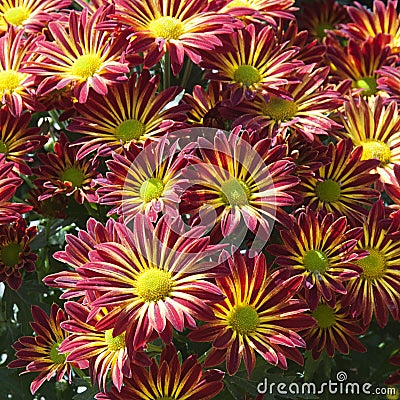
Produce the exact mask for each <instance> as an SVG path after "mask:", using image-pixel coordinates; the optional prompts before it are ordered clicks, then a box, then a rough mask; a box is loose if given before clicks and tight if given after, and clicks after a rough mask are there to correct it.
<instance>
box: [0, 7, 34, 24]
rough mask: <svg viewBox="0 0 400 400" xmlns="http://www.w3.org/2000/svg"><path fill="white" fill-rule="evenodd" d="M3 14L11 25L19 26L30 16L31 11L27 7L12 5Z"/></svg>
mask: <svg viewBox="0 0 400 400" xmlns="http://www.w3.org/2000/svg"><path fill="white" fill-rule="evenodd" d="M3 16H4V18H5V19H6V20H7V22H9V23H10V24H11V25H15V26H18V25H22V23H23V22H24V21H25V20H27V19H28V18H29V16H30V12H29V11H28V10H27V9H26V8H25V7H12V8H9V9H8V10H7V11H6V12H5V13H4V14H3Z"/></svg>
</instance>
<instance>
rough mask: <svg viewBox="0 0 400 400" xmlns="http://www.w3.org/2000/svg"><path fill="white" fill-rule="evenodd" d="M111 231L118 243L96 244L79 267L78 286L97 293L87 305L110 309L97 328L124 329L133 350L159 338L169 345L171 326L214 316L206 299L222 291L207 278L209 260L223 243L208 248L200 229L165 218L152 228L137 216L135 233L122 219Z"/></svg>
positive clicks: (212, 272) (191, 324) (211, 269)
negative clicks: (87, 258)
mask: <svg viewBox="0 0 400 400" xmlns="http://www.w3.org/2000/svg"><path fill="white" fill-rule="evenodd" d="M115 229H116V231H117V234H118V235H119V236H120V238H121V244H120V243H116V242H108V243H101V244H98V245H97V246H96V249H95V250H94V251H92V252H90V253H89V257H90V261H91V262H90V263H87V264H85V265H83V266H82V267H80V268H78V269H77V272H78V273H79V275H80V276H81V278H82V279H81V280H80V281H78V283H77V287H78V288H80V289H85V290H95V291H98V292H99V293H100V297H98V298H97V299H96V300H95V301H93V302H92V303H91V305H92V307H93V308H94V310H96V309H101V308H102V307H107V308H110V309H111V311H110V312H109V313H108V314H107V315H106V316H105V317H103V318H102V319H101V320H100V321H99V322H98V323H97V324H96V329H99V330H108V329H112V328H114V330H113V337H117V336H118V335H121V334H122V333H123V332H125V331H126V333H125V335H126V344H127V347H128V351H129V352H132V351H135V350H138V349H141V348H142V347H143V346H145V345H146V344H147V343H148V342H149V341H150V340H154V339H155V338H156V337H158V336H160V337H161V338H162V339H163V340H164V341H165V342H166V343H170V342H171V340H172V328H175V329H176V330H178V331H182V330H183V329H184V328H185V327H188V328H191V329H193V328H195V327H196V319H197V320H209V319H210V318H212V311H211V308H210V306H209V303H210V302H213V301H217V300H220V299H221V297H222V295H221V291H220V290H219V289H218V288H217V287H216V286H215V285H214V284H213V283H211V282H210V281H208V279H210V278H211V277H213V276H214V275H215V273H216V271H217V270H218V271H219V269H217V268H214V267H215V265H213V264H210V261H209V259H208V258H209V257H210V256H211V255H213V254H215V252H216V251H218V250H220V247H221V246H209V237H202V235H203V233H204V231H205V229H204V228H194V229H191V230H190V231H188V232H186V233H184V224H183V221H182V220H181V219H175V220H171V219H170V218H168V217H167V216H163V217H162V218H161V219H160V220H159V221H158V223H157V225H156V227H155V228H154V227H153V225H152V224H151V223H150V222H149V220H148V219H147V218H146V217H144V216H143V215H141V214H138V215H136V217H135V218H134V220H133V231H131V230H130V229H128V227H127V226H126V225H124V224H121V223H115ZM205 258H207V260H205Z"/></svg>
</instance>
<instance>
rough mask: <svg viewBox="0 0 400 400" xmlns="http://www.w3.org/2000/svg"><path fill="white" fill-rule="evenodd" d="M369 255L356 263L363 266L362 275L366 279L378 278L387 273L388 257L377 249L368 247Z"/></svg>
mask: <svg viewBox="0 0 400 400" xmlns="http://www.w3.org/2000/svg"><path fill="white" fill-rule="evenodd" d="M366 251H368V252H369V256H367V257H365V258H362V259H361V260H357V261H356V264H357V265H358V266H359V267H361V268H362V270H363V272H362V274H361V276H362V277H363V278H366V279H371V280H373V279H378V278H380V277H382V276H383V275H384V274H385V271H386V257H385V255H384V254H383V253H382V252H381V251H379V250H376V249H366Z"/></svg>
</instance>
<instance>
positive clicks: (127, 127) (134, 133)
mask: <svg viewBox="0 0 400 400" xmlns="http://www.w3.org/2000/svg"><path fill="white" fill-rule="evenodd" d="M145 132H146V127H145V125H144V124H143V122H141V121H139V120H137V119H128V120H126V121H124V122H121V124H120V125H119V126H118V127H117V128H116V129H115V133H114V134H115V136H116V137H117V138H118V139H121V140H122V141H123V142H124V143H126V142H130V141H132V140H139V139H140V137H141V136H142V135H143V134H144V133H145Z"/></svg>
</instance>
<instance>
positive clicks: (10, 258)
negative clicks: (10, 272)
mask: <svg viewBox="0 0 400 400" xmlns="http://www.w3.org/2000/svg"><path fill="white" fill-rule="evenodd" d="M21 250H22V249H21V245H20V244H19V243H9V244H6V245H5V246H4V247H2V248H1V249H0V259H1V261H2V262H3V264H4V265H7V266H9V267H14V266H15V265H17V264H18V263H19V255H20V253H21Z"/></svg>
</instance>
